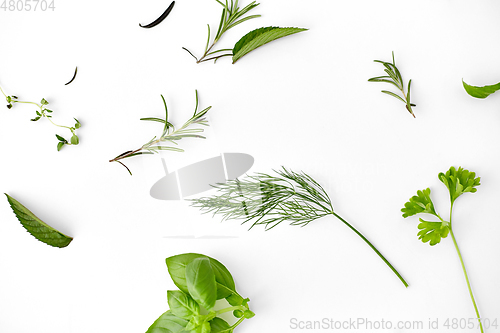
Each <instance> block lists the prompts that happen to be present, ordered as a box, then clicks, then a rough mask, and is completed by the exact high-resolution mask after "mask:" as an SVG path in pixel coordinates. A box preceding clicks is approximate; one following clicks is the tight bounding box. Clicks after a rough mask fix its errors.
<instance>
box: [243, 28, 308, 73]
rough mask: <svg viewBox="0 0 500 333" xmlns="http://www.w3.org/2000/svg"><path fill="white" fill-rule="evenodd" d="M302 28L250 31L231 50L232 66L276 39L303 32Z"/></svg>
mask: <svg viewBox="0 0 500 333" xmlns="http://www.w3.org/2000/svg"><path fill="white" fill-rule="evenodd" d="M305 30H307V29H303V28H280V27H266V28H260V29H256V30H253V31H250V32H249V33H248V34H246V35H245V36H243V37H242V38H241V39H240V40H239V41H238V42H237V43H236V44H235V45H234V48H233V64H234V63H235V62H237V61H238V60H239V59H240V58H241V57H243V56H244V55H246V54H247V53H249V52H252V51H253V50H255V49H256V48H258V47H261V46H262V45H264V44H267V43H269V42H272V41H273V40H276V39H278V38H282V37H285V36H289V35H293V34H296V33H298V32H302V31H305Z"/></svg>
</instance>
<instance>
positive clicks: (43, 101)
mask: <svg viewBox="0 0 500 333" xmlns="http://www.w3.org/2000/svg"><path fill="white" fill-rule="evenodd" d="M40 104H42V105H48V104H49V102H47V100H46V99H45V98H42V100H41V101H40Z"/></svg>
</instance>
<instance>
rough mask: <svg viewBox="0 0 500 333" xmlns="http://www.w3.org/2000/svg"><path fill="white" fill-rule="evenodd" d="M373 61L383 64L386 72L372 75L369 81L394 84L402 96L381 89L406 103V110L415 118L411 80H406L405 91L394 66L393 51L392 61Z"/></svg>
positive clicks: (400, 77)
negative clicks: (406, 88)
mask: <svg viewBox="0 0 500 333" xmlns="http://www.w3.org/2000/svg"><path fill="white" fill-rule="evenodd" d="M374 61H375V62H378V63H381V64H382V65H384V67H385V69H384V72H386V74H387V75H384V76H377V77H372V78H371V79H369V80H368V81H369V82H386V83H390V84H392V85H394V86H395V87H396V88H398V89H399V90H400V91H401V93H402V94H403V95H402V97H401V96H399V95H397V94H395V93H393V92H391V91H387V90H382V92H383V93H384V94H387V95H390V96H393V97H395V98H397V99H399V100H400V101H402V102H403V103H405V104H406V110H408V112H410V114H411V115H412V116H413V118H415V114H414V113H413V110H412V108H411V107H412V106H416V105H415V104H413V103H411V102H410V87H411V80H410V81H408V91H407V93H405V89H404V83H403V77H402V76H401V73H400V72H399V70H398V68H397V67H396V61H395V60H394V52H392V63H390V62H386V61H382V60H374Z"/></svg>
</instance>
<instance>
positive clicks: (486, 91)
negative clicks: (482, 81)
mask: <svg viewBox="0 0 500 333" xmlns="http://www.w3.org/2000/svg"><path fill="white" fill-rule="evenodd" d="M462 84H463V85H464V88H465V91H466V92H467V93H468V94H469V95H471V96H472V97H476V98H486V97H488V96H489V95H491V94H493V93H494V92H496V91H498V90H500V82H499V83H497V84H494V85H490V86H483V87H476V86H471V85H468V84H467V83H465V81H464V80H462Z"/></svg>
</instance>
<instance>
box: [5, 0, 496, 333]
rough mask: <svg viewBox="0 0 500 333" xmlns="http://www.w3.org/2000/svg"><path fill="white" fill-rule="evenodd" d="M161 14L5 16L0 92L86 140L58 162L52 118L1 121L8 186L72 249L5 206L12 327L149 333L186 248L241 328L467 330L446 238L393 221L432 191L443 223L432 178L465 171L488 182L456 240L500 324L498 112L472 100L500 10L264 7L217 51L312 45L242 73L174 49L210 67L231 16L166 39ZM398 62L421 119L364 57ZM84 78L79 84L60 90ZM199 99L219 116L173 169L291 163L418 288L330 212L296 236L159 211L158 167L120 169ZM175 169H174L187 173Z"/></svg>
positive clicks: (8, 114) (208, 19) (75, 6)
mask: <svg viewBox="0 0 500 333" xmlns="http://www.w3.org/2000/svg"><path fill="white" fill-rule="evenodd" d="M247 3H249V2H248V1H246V0H245V1H243V5H246V4H247ZM169 4H170V1H160V0H149V1H116V0H115V1H97V0H88V1H71V2H69V1H67V2H64V1H62V0H55V6H56V8H55V10H54V11H53V12H52V11H46V12H41V11H37V12H25V11H21V12H11V11H8V10H7V11H3V10H2V11H0V31H1V32H2V33H1V35H2V46H1V52H0V85H1V86H2V87H3V89H4V90H5V92H6V93H8V94H13V95H17V96H19V97H20V98H22V99H24V100H33V101H37V102H38V101H39V100H40V99H41V98H42V97H44V98H46V99H47V100H49V102H50V103H51V104H50V106H51V109H52V110H54V111H55V112H54V118H53V119H54V121H56V122H59V123H63V124H64V123H66V124H72V123H73V122H72V117H77V118H78V119H80V121H81V123H82V125H83V126H82V128H81V129H80V130H79V131H78V133H79V135H80V139H81V144H80V145H79V146H77V147H65V148H64V150H63V151H61V152H57V151H56V149H55V147H56V143H57V142H56V139H55V137H54V134H55V133H56V132H57V133H59V134H62V135H66V136H67V133H65V132H64V131H56V128H55V127H53V126H52V125H50V124H49V123H48V122H47V121H46V120H43V121H40V122H36V123H33V122H30V121H29V119H30V118H33V117H34V113H35V110H34V109H33V108H32V107H31V106H27V105H15V107H14V108H13V109H11V110H8V109H7V108H4V107H2V109H1V112H0V147H1V151H2V157H1V163H0V191H1V192H6V193H9V194H10V195H12V196H13V197H15V198H16V199H18V200H19V201H21V202H22V203H24V204H25V205H26V206H28V208H30V209H31V210H32V211H33V212H34V213H35V214H37V215H38V216H39V217H40V218H41V219H43V220H44V221H46V222H47V223H49V224H51V225H52V226H54V227H56V228H57V229H59V230H61V231H62V232H64V233H67V234H69V235H71V236H73V237H74V241H73V242H72V243H71V245H70V246H69V247H67V248H65V249H57V248H51V247H49V246H46V245H45V244H43V243H40V242H38V241H36V240H35V239H34V238H33V237H31V236H30V235H29V234H28V233H27V232H26V231H25V230H24V229H23V228H22V227H21V226H20V224H19V222H18V221H17V220H16V218H15V216H14V214H13V213H12V211H11V209H10V207H9V206H8V204H7V201H6V200H3V203H2V204H1V205H0V217H1V218H0V235H1V236H2V241H1V242H0V272H1V273H0V332H2V333H4V332H5V333H27V332H37V333H49V332H50V333H68V332H71V333H84V332H85V333H87V332H98V333H99V332H124V333H128V332H130V333H137V332H145V331H146V330H147V328H148V327H149V325H150V324H152V323H153V321H154V320H155V319H156V318H157V317H158V316H159V315H160V314H161V313H163V312H164V311H166V310H167V308H168V306H167V300H166V293H167V290H169V289H173V288H174V285H173V283H172V281H171V280H170V278H169V276H168V273H167V269H166V266H165V263H164V259H165V258H166V257H168V256H171V255H176V254H180V253H185V252H198V253H203V254H206V255H209V256H212V257H214V258H217V259H218V260H220V261H221V262H222V263H223V264H225V265H226V266H227V267H228V269H229V270H230V271H231V272H232V274H233V276H234V278H235V280H236V284H237V288H238V290H239V292H240V293H241V294H242V295H244V296H245V297H249V298H250V299H251V302H250V305H251V309H252V310H253V311H254V312H255V313H256V314H257V315H256V317H255V318H253V319H251V320H247V321H245V322H244V323H243V324H242V325H240V327H238V329H237V332H239V333H249V332H295V331H301V330H293V329H291V327H290V320H291V319H292V318H297V320H302V321H306V320H322V319H323V318H333V319H335V320H342V321H343V320H349V319H354V320H356V318H366V319H367V320H371V321H381V320H382V319H384V320H386V321H387V320H391V321H393V322H395V323H396V322H397V321H405V320H409V321H423V322H424V324H425V327H427V323H428V321H429V319H432V320H435V319H436V318H438V319H439V321H440V325H441V326H440V327H441V330H439V331H441V332H446V331H447V330H446V329H444V327H443V326H442V324H443V323H444V321H445V320H446V319H447V318H450V319H453V318H458V319H461V318H473V317H474V316H475V314H474V309H473V307H472V304H471V301H470V298H469V295H468V292H467V288H466V284H465V280H464V277H463V274H462V270H461V267H460V263H459V260H458V257H457V255H456V253H455V250H454V247H453V244H452V240H451V238H447V239H444V240H443V241H442V243H441V244H439V245H437V246H434V247H430V246H429V245H428V244H423V243H422V242H420V241H419V240H418V239H417V236H416V234H417V231H418V230H417V224H418V221H417V218H415V217H412V218H408V219H403V218H402V217H401V212H400V209H401V208H402V207H403V204H404V203H405V202H406V201H407V200H408V199H409V198H410V197H411V196H412V195H414V194H415V193H416V191H417V190H419V189H424V188H426V187H430V188H431V189H432V191H433V193H432V195H433V198H434V202H435V204H436V208H437V210H438V211H439V212H440V214H441V215H442V216H443V217H444V218H448V212H447V211H448V207H449V199H448V193H447V190H446V188H445V187H444V185H443V184H442V183H441V182H440V181H439V180H438V178H437V175H438V173H439V172H444V171H446V170H447V169H448V168H449V167H450V166H452V165H454V166H457V167H458V166H463V167H465V168H467V169H469V170H471V171H475V172H476V173H477V174H478V175H479V176H481V182H482V185H481V186H480V187H479V188H478V192H477V193H475V194H465V195H464V196H463V197H461V198H460V199H459V200H458V201H457V202H456V205H455V206H456V209H455V212H454V230H455V234H456V237H457V239H458V242H459V244H460V246H461V249H462V252H463V255H464V260H465V262H466V265H467V267H468V270H469V274H470V278H471V282H472V285H473V287H474V292H475V295H476V299H477V300H478V305H479V308H480V311H481V315H482V316H483V317H484V318H489V319H491V320H494V319H498V320H499V321H500V302H499V299H500V288H498V280H499V279H500V266H499V265H498V262H499V253H500V243H499V242H498V235H499V234H500V224H499V223H498V207H499V204H498V202H499V200H500V192H499V191H498V188H499V187H500V173H499V162H500V159H499V156H500V153H499V151H498V142H499V137H500V131H499V130H498V128H499V126H500V95H493V96H491V97H490V98H488V99H486V100H478V99H473V98H471V97H469V96H468V95H467V94H466V93H465V91H464V90H463V87H462V83H461V79H462V78H464V79H465V80H466V81H467V82H468V83H470V84H473V85H485V84H493V83H496V82H498V81H499V80H500V61H499V53H500V52H499V51H500V48H499V46H498V45H499V44H498V33H497V32H498V30H499V28H500V21H499V20H498V13H499V11H500V3H499V2H498V1H484V0H475V1H451V0H450V1H443V0H441V1H436V0H433V1H425V0H419V1H385V0H378V1H372V0H365V1H333V0H322V1H320V0H313V1H298V0H265V1H264V0H262V4H261V5H260V6H259V7H258V8H257V9H255V10H254V11H255V13H258V14H262V17H261V18H259V19H254V20H251V21H248V22H246V23H244V24H242V25H240V26H238V27H236V28H234V29H232V30H230V31H229V32H227V34H226V35H224V37H223V39H222V40H221V41H220V47H222V48H231V47H232V46H233V45H234V43H235V42H236V41H237V40H238V39H239V38H240V37H241V36H243V35H244V34H245V33H247V32H248V31H250V30H252V29H254V28H258V27H263V26H270V25H279V26H298V27H307V28H309V29H310V30H309V31H307V32H303V33H300V34H297V35H294V36H290V37H287V38H285V39H281V40H279V41H276V42H273V43H272V44H269V45H266V46H265V47H262V48H261V49H258V50H257V51H255V52H252V53H251V54H249V55H247V56H246V57H244V58H242V59H241V60H240V61H239V62H238V63H237V64H236V65H232V64H231V61H230V59H228V58H226V59H224V58H223V59H221V60H220V61H219V62H218V63H217V64H216V65H213V64H212V63H204V64H200V65H196V64H195V61H194V59H193V58H191V57H190V56H189V55H188V54H187V53H186V52H185V51H183V50H182V49H181V47H182V46H185V47H188V48H189V49H191V50H192V51H193V52H194V53H196V54H200V52H201V51H202V49H203V47H204V45H205V40H206V24H207V23H210V24H211V26H212V29H213V30H215V29H216V25H217V24H218V21H219V18H220V11H221V7H220V6H219V5H218V4H217V3H216V2H215V1H210V0H191V1H183V0H178V1H177V4H176V6H175V8H174V10H173V11H172V13H171V14H170V16H169V17H168V18H167V19H166V20H165V21H164V22H163V23H161V24H160V25H159V26H157V27H155V28H153V29H149V30H148V29H142V28H140V27H139V26H138V23H139V22H141V23H143V24H146V23H149V22H151V21H153V20H154V19H156V18H157V17H158V16H159V15H160V14H161V13H162V12H163V11H164V10H165V8H166V7H167V6H168V5H169ZM391 51H394V52H395V55H396V63H397V65H398V67H399V69H400V70H401V72H402V74H403V78H404V79H405V81H407V80H408V79H410V78H411V79H412V83H413V84H412V100H413V102H414V103H416V104H417V107H415V108H414V111H415V114H416V116H417V118H416V119H413V118H412V117H411V115H410V114H409V113H408V112H407V111H406V110H405V108H404V105H403V103H401V102H400V101H397V100H396V99H394V98H392V97H389V96H387V95H384V94H382V93H380V90H381V89H388V88H391V86H388V85H385V84H382V83H369V82H367V79H368V78H370V77H373V76H378V75H382V74H383V73H382V66H381V65H379V64H376V63H373V60H374V59H382V60H390V57H391ZM75 66H78V69H79V72H78V75H77V77H76V79H75V81H74V82H73V83H71V84H70V85H68V86H65V85H64V83H66V82H67V81H68V80H69V79H70V78H71V76H72V75H73V71H74V68H75ZM195 89H198V90H199V94H200V102H201V106H202V107H205V106H208V105H212V106H213V109H212V110H211V111H210V113H209V121H210V124H211V127H210V132H209V139H208V140H206V141H205V142H203V143H201V142H199V141H200V140H191V141H189V140H186V141H185V142H181V145H182V147H183V148H185V149H186V150H187V152H186V153H183V154H184V157H182V158H184V159H193V160H201V159H204V158H206V157H210V156H215V155H217V154H218V153H219V152H244V153H248V154H251V155H252V156H254V157H255V165H254V166H253V168H252V169H251V170H250V172H254V171H261V172H270V171H271V170H272V169H273V168H279V167H280V166H281V165H284V166H287V167H289V168H291V169H293V170H296V171H300V170H303V171H305V172H307V173H309V174H310V175H311V176H313V177H314V178H315V179H317V180H318V181H319V182H320V183H321V184H323V185H324V187H325V189H326V190H327V191H328V193H329V194H330V196H331V198H332V201H333V203H334V207H335V209H336V211H337V212H338V213H339V214H340V215H341V216H343V217H344V218H345V219H347V220H348V221H350V222H351V223H352V224H353V225H354V226H356V227H357V228H358V229H359V230H360V231H361V232H363V233H364V234H365V235H366V236H367V237H368V238H369V239H370V240H371V241H372V242H373V243H374V244H375V245H376V246H377V247H378V249H379V250H380V251H381V252H382V253H384V254H385V255H386V257H387V258H388V259H389V260H390V261H391V262H392V263H393V264H394V266H395V267H396V268H397V269H398V270H399V271H400V272H401V274H402V275H403V276H404V277H405V278H406V279H407V280H408V282H409V283H410V288H408V289H405V288H404V287H403V285H402V284H401V283H400V281H399V280H398V279H397V277H396V276H395V275H394V274H393V273H392V272H391V271H390V270H389V268H388V267H387V266H386V265H385V264H384V263H383V262H382V261H381V260H380V259H379V258H378V257H377V256H376V254H375V253H374V252H373V251H372V250H371V249H370V248H369V247H368V246H366V244H365V243H364V242H363V241H362V240H361V239H360V238H359V237H357V236H356V235H355V234H354V233H353V232H352V231H350V230H349V229H348V228H347V227H346V226H344V225H343V224H342V223H341V222H339V221H337V220H335V219H334V218H333V217H332V218H324V219H322V220H319V221H316V222H314V223H312V224H310V225H309V226H307V227H305V228H299V227H291V226H288V225H285V224H284V225H281V226H279V227H277V228H275V229H273V230H272V231H269V232H264V230H263V229H262V228H254V229H252V230H251V231H248V227H249V226H248V225H247V226H245V225H244V226H241V225H240V224H239V222H238V221H228V222H224V223H220V218H219V217H215V218H212V217H211V216H210V215H201V214H200V213H199V212H198V211H197V210H196V209H193V208H190V207H189V204H188V203H187V202H185V201H184V202H179V201H178V202H165V201H158V200H155V199H153V198H151V197H150V196H149V189H150V187H151V186H152V185H153V183H154V182H156V181H157V180H158V179H159V178H161V177H162V176H163V175H164V171H163V168H162V164H161V162H160V161H161V160H160V159H159V157H151V156H145V157H144V158H133V159H130V161H129V163H128V165H129V167H130V168H131V169H132V171H133V173H134V175H133V176H132V177H130V176H129V175H128V174H127V172H126V170H125V169H124V168H122V167H121V166H119V165H118V164H111V163H108V160H109V159H110V158H113V157H114V156H116V155H118V154H120V153H121V152H123V151H126V150H129V149H133V148H138V147H140V146H141V145H142V144H143V143H145V142H147V141H148V140H149V139H150V138H151V137H153V136H154V135H157V134H158V132H160V131H161V126H160V125H159V124H155V123H145V122H141V121H139V118H141V117H148V116H156V117H160V116H162V115H163V106H162V102H161V99H160V94H164V96H165V97H166V99H167V102H168V104H169V108H170V114H171V121H172V122H173V123H174V124H177V125H179V124H181V123H182V122H183V121H184V120H186V119H187V118H188V117H189V116H190V114H191V112H192V108H193V105H194V90H195ZM200 147H203V148H202V149H201V148H200ZM196 152H200V154H199V155H198V154H197V153H196ZM207 152H210V153H207ZM212 152H214V153H212ZM181 155H182V154H180V153H174V152H166V153H164V154H163V155H162V157H164V158H165V159H166V160H167V163H168V165H169V169H172V170H174V169H176V168H177V167H178V166H179V165H180V164H181V163H184V162H180V161H182V160H180V158H181ZM204 155H210V156H204ZM184 161H185V160H184ZM185 163H187V162H185ZM176 236H195V237H198V238H199V237H203V236H205V237H206V236H227V237H226V238H220V239H191V240H186V239H175V238H172V237H176ZM499 324H500V323H499ZM303 331H304V332H305V331H306V330H303ZM309 331H311V330H309ZM358 331H360V332H361V331H364V330H361V329H360V330H358ZM370 331H372V330H370ZM386 331H388V332H436V331H437V330H428V329H424V330H420V331H418V330H412V329H406V330H404V329H401V330H396V329H393V330H386ZM450 331H452V330H450ZM455 331H457V332H469V331H470V332H478V331H479V330H478V329H474V330H467V329H463V330H455ZM486 331H487V332H497V331H498V332H500V328H497V329H496V330H495V329H494V328H490V329H489V330H486Z"/></svg>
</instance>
